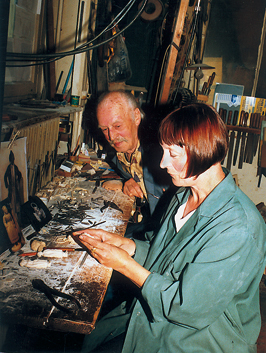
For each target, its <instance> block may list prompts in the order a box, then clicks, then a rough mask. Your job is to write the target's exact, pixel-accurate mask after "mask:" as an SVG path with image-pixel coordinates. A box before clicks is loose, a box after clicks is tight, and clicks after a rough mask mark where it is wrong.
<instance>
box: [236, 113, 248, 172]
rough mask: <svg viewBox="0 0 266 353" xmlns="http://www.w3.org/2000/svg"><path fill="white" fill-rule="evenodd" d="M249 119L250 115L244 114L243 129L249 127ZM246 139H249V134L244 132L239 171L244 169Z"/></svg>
mask: <svg viewBox="0 0 266 353" xmlns="http://www.w3.org/2000/svg"><path fill="white" fill-rule="evenodd" d="M248 117H249V113H247V112H246V113H244V118H243V127H247V122H248ZM246 139H247V134H246V132H245V131H243V132H242V136H241V147H240V154H239V161H238V168H239V169H242V167H243V162H244V154H245V146H246Z"/></svg>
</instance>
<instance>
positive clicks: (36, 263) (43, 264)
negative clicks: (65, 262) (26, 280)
mask: <svg viewBox="0 0 266 353" xmlns="http://www.w3.org/2000/svg"><path fill="white" fill-rule="evenodd" d="M19 265H20V266H22V267H28V268H35V269H42V268H47V267H49V266H51V264H50V262H49V261H48V260H40V259H36V260H30V259H22V260H21V261H20V263H19Z"/></svg>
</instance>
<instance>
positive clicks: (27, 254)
mask: <svg viewBox="0 0 266 353" xmlns="http://www.w3.org/2000/svg"><path fill="white" fill-rule="evenodd" d="M46 249H47V250H48V249H49V250H62V251H67V252H74V251H85V250H84V249H82V248H76V249H75V248H56V247H44V248H43V250H46ZM37 253H38V252H37V251H32V252H24V253H21V254H18V256H21V257H26V256H29V257H30V256H36V255H37Z"/></svg>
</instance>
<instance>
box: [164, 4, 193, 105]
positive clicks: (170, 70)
mask: <svg viewBox="0 0 266 353" xmlns="http://www.w3.org/2000/svg"><path fill="white" fill-rule="evenodd" d="M188 3H189V0H181V3H180V7H179V11H178V17H177V20H176V25H175V29H174V34H173V41H172V45H171V47H170V51H169V56H168V60H167V65H166V72H165V74H164V78H163V80H162V91H161V95H160V103H161V104H165V103H167V101H168V97H169V93H170V87H171V82H172V79H173V74H174V70H175V64H176V59H177V54H178V49H177V47H179V45H180V40H181V35H182V32H183V27H184V22H185V17H186V13H187V8H188ZM176 46H177V47H176Z"/></svg>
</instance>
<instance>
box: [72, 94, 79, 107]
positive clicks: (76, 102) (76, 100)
mask: <svg viewBox="0 0 266 353" xmlns="http://www.w3.org/2000/svg"><path fill="white" fill-rule="evenodd" d="M70 105H71V106H72V107H78V106H79V96H71V98H70Z"/></svg>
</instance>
